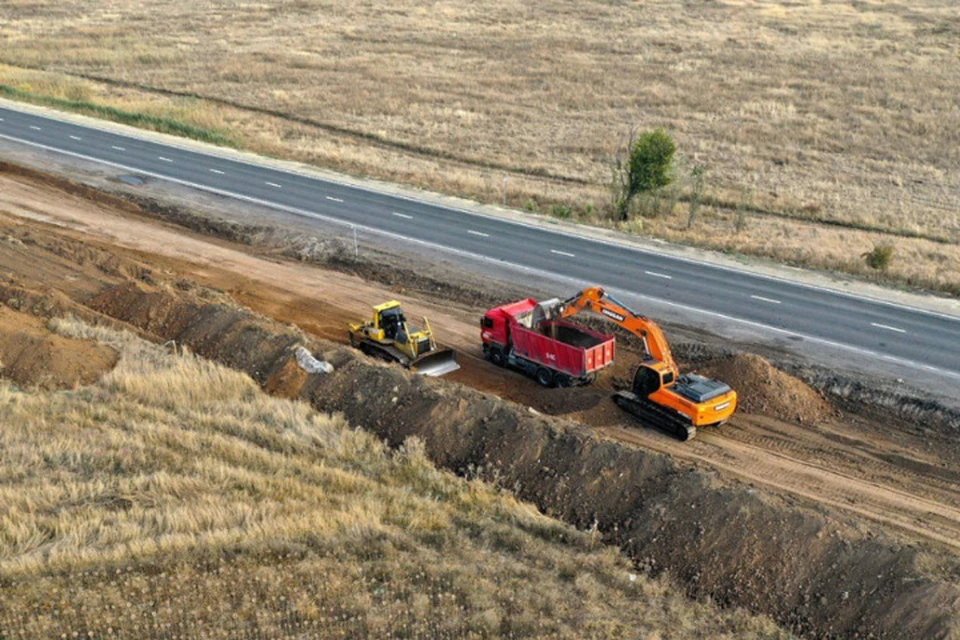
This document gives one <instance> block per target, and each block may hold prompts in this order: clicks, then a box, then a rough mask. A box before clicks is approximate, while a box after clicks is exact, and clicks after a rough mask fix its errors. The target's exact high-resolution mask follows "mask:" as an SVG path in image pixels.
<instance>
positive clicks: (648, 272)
mask: <svg viewBox="0 0 960 640" xmlns="http://www.w3.org/2000/svg"><path fill="white" fill-rule="evenodd" d="M644 273H645V274H647V275H648V276H653V277H654V278H663V279H664V280H673V276H668V275H667V274H665V273H657V272H656V271H644Z"/></svg>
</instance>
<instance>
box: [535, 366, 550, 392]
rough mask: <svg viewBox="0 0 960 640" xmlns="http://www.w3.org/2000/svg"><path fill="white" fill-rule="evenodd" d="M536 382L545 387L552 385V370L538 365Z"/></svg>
mask: <svg viewBox="0 0 960 640" xmlns="http://www.w3.org/2000/svg"><path fill="white" fill-rule="evenodd" d="M537 382H539V383H540V384H542V385H543V386H545V387H552V386H553V372H552V371H550V369H546V368H544V367H540V368H539V369H537Z"/></svg>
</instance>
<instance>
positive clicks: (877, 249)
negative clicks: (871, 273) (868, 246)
mask: <svg viewBox="0 0 960 640" xmlns="http://www.w3.org/2000/svg"><path fill="white" fill-rule="evenodd" d="M895 252H896V249H895V248H894V246H893V245H892V244H878V245H874V247H873V250H872V251H867V252H866V253H863V254H861V255H860V257H861V258H863V259H864V260H866V262H867V266H868V267H870V268H871V269H876V270H877V271H886V270H887V269H889V268H890V264H891V263H892V262H893V254H894V253H895Z"/></svg>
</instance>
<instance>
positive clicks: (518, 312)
mask: <svg viewBox="0 0 960 640" xmlns="http://www.w3.org/2000/svg"><path fill="white" fill-rule="evenodd" d="M536 306H537V302H536V300H533V299H532V298H527V299H526V300H520V301H519V302H512V303H510V304H505V305H502V306H499V307H495V308H493V309H490V310H489V311H487V313H486V314H484V316H483V318H482V319H481V328H482V332H481V339H482V340H483V343H484V345H485V348H490V347H494V346H495V347H498V348H500V349H503V351H504V352H505V353H511V354H512V355H513V356H516V357H519V358H523V359H525V360H528V361H531V362H535V363H537V364H539V365H541V366H544V367H547V368H549V369H551V370H553V371H560V372H562V373H565V374H567V375H569V376H571V377H573V378H580V377H583V376H585V375H588V374H591V373H594V372H596V371H599V370H600V369H603V368H604V367H607V366H609V365H611V364H613V356H614V344H615V342H616V339H615V338H614V336H613V335H611V334H605V333H600V332H598V331H593V330H591V329H587V328H586V327H581V326H580V325H576V324H573V323H572V322H567V321H565V320H547V321H543V322H539V323H535V322H534V308H535V307H536ZM511 349H512V352H511Z"/></svg>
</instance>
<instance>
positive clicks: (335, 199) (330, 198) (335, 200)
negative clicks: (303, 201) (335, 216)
mask: <svg viewBox="0 0 960 640" xmlns="http://www.w3.org/2000/svg"><path fill="white" fill-rule="evenodd" d="M326 198H327V200H333V201H334V202H343V200H341V199H340V198H334V197H333V196H326Z"/></svg>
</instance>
